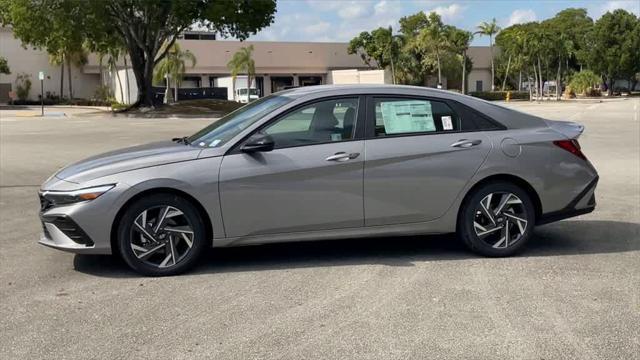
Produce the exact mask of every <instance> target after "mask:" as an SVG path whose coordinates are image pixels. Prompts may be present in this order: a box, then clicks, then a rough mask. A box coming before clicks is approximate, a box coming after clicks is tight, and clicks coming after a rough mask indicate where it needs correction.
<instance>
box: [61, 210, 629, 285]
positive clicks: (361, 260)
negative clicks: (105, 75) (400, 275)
mask: <svg viewBox="0 0 640 360" xmlns="http://www.w3.org/2000/svg"><path fill="white" fill-rule="evenodd" d="M637 250H640V224H637V223H628V222H619V221H591V220H585V221H577V220H574V221H562V222H558V223H554V224H549V225H545V226H541V227H537V228H536V229H535V232H534V237H533V238H532V239H531V241H530V242H529V243H528V244H527V246H526V248H525V249H523V251H522V252H521V253H520V254H519V255H518V257H538V256H563V255H589V254H605V253H619V252H628V251H637ZM477 258H478V256H477V255H475V254H472V253H470V252H469V251H468V250H467V249H466V248H465V246H464V245H463V244H462V243H461V242H460V241H458V240H457V239H456V238H455V236H454V235H453V234H450V235H432V236H411V237H379V238H362V239H342V240H330V241H314V242H298V243H281V244H270V245H260V246H244V247H233V248H215V249H210V250H209V251H207V253H206V254H204V256H203V257H202V259H201V261H200V265H199V266H197V267H196V268H195V269H194V270H193V271H191V273H190V274H192V275H195V274H210V273H225V272H243V271H261V270H278V269H291V268H311V267H326V266H347V265H365V264H378V265H386V266H414V264H415V263H416V262H423V261H465V260H469V259H477ZM74 267H75V269H76V270H77V271H80V272H83V273H86V274H90V275H95V276H104V277H116V278H117V277H136V276H137V275H136V274H135V273H134V272H133V271H131V270H129V269H128V268H127V266H126V265H125V264H124V262H123V261H122V260H121V259H119V258H118V257H116V256H102V255H76V256H75V258H74Z"/></svg>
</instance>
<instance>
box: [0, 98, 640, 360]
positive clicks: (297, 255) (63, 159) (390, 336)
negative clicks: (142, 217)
mask: <svg viewBox="0 0 640 360" xmlns="http://www.w3.org/2000/svg"><path fill="white" fill-rule="evenodd" d="M507 106H510V107H514V108H517V109H519V110H521V111H524V112H530V113H533V114H536V115H540V116H543V117H547V118H551V119H558V120H571V121H578V122H580V123H582V124H584V125H585V126H586V131H585V134H584V135H583V137H581V139H580V142H581V145H582V147H583V150H584V152H585V154H586V155H587V157H588V158H589V159H590V160H591V162H592V163H593V164H594V165H595V167H596V168H597V169H598V171H599V173H600V183H599V185H598V188H597V193H596V196H597V201H598V207H597V208H596V211H595V212H594V213H591V214H588V215H585V216H582V217H579V218H574V219H569V220H565V221H562V222H559V223H555V224H550V225H545V226H542V227H539V228H537V229H536V233H535V237H534V238H533V239H532V241H531V242H530V243H529V244H528V245H527V248H526V249H525V251H524V252H523V253H522V254H521V255H519V256H517V257H512V258H503V259H488V258H481V257H478V256H475V255H473V254H470V253H469V252H467V251H466V250H465V248H464V247H463V246H462V245H461V244H460V243H458V242H457V241H456V239H455V238H454V237H452V236H430V237H412V238H393V239H388V238H387V239H359V240H339V241H330V242H314V243H296V244H278V245H268V246H256V247H241V248H232V249H214V250H211V251H210V252H209V253H208V254H207V255H206V256H205V257H204V259H203V262H202V264H201V265H200V266H199V267H197V268H196V269H195V271H193V272H190V273H188V274H185V275H183V276H178V277H170V278H142V277H139V276H137V275H136V274H135V273H133V272H132V271H130V270H128V268H127V267H126V266H125V265H124V264H123V263H122V262H121V261H119V260H118V259H116V258H115V257H110V256H87V255H84V256H82V255H73V254H69V253H63V252H59V251H56V250H53V249H49V248H45V247H43V246H41V245H38V244H37V240H38V239H39V236H40V232H41V226H40V223H39V220H38V208H39V204H38V198H37V190H38V188H39V186H40V184H41V183H42V182H43V181H44V180H45V179H46V178H47V177H48V176H50V175H51V174H52V173H54V172H55V171H56V170H57V169H59V168H60V167H62V166H64V165H65V164H68V163H70V162H73V161H77V160H80V159H82V158H84V157H87V156H89V155H93V154H96V153H100V152H104V151H107V150H111V149H116V148H119V147H124V146H129V145H133V144H140V143H145V142H150V141H155V140H162V139H168V138H172V137H178V136H184V135H188V134H190V133H192V132H195V131H196V130H198V129H199V128H201V127H203V126H205V125H206V124H208V123H209V122H210V121H211V119H129V118H121V117H118V118H114V117H111V116H110V115H104V114H103V113H100V112H98V111H95V110H81V109H73V110H71V109H60V108H58V109H50V110H49V114H50V116H47V117H44V118H40V117H33V116H27V115H31V114H32V113H34V112H37V111H38V110H33V111H28V110H0V165H1V173H0V303H1V304H2V305H1V306H0V333H1V334H2V336H1V337H0V358H2V359H44V358H50V359H61V358H82V359H89V358H113V359H120V358H163V359H192V358H207V359H227V358H228V359H337V358H341V359H373V358H380V359H451V358H464V359H506V358H510V359H515V358H518V359H520V358H521V359H632V358H637V357H638V354H639V353H640V325H639V324H640V119H639V116H640V115H639V113H640V99H639V98H635V99H628V100H605V101H603V102H597V101H576V102H564V103H555V102H545V103H542V104H537V103H527V102H512V103H509V104H508V105H507ZM634 354H635V355H634Z"/></svg>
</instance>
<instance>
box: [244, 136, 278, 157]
mask: <svg viewBox="0 0 640 360" xmlns="http://www.w3.org/2000/svg"><path fill="white" fill-rule="evenodd" d="M274 145H275V143H274V141H273V139H272V138H271V136H270V135H267V134H261V133H257V134H253V135H252V136H251V137H250V138H249V139H248V140H247V142H245V143H244V145H242V148H241V150H242V151H243V152H246V153H252V152H260V151H271V150H273V147H274Z"/></svg>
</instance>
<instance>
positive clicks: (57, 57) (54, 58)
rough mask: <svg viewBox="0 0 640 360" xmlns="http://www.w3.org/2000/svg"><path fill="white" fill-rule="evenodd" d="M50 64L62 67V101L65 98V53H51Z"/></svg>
mask: <svg viewBox="0 0 640 360" xmlns="http://www.w3.org/2000/svg"><path fill="white" fill-rule="evenodd" d="M49 64H51V65H55V66H60V99H62V97H63V96H64V53H62V52H57V53H53V54H51V53H50V54H49Z"/></svg>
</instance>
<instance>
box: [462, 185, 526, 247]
mask: <svg viewBox="0 0 640 360" xmlns="http://www.w3.org/2000/svg"><path fill="white" fill-rule="evenodd" d="M494 199H495V201H494ZM492 204H493V206H492ZM527 225H528V221H527V212H526V209H525V207H524V206H523V203H522V200H520V198H519V197H518V196H516V195H515V194H513V193H510V192H496V193H490V194H488V195H486V196H485V197H484V198H483V199H482V200H481V201H480V202H479V203H478V204H477V206H476V209H475V218H474V219H473V228H474V230H475V233H476V236H477V237H478V238H479V239H481V240H482V241H484V242H486V243H487V244H488V245H490V246H492V247H493V248H496V249H505V248H508V247H510V246H512V245H513V244H515V243H516V242H518V241H519V240H520V239H521V238H522V236H524V234H525V232H526V230H527Z"/></svg>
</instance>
